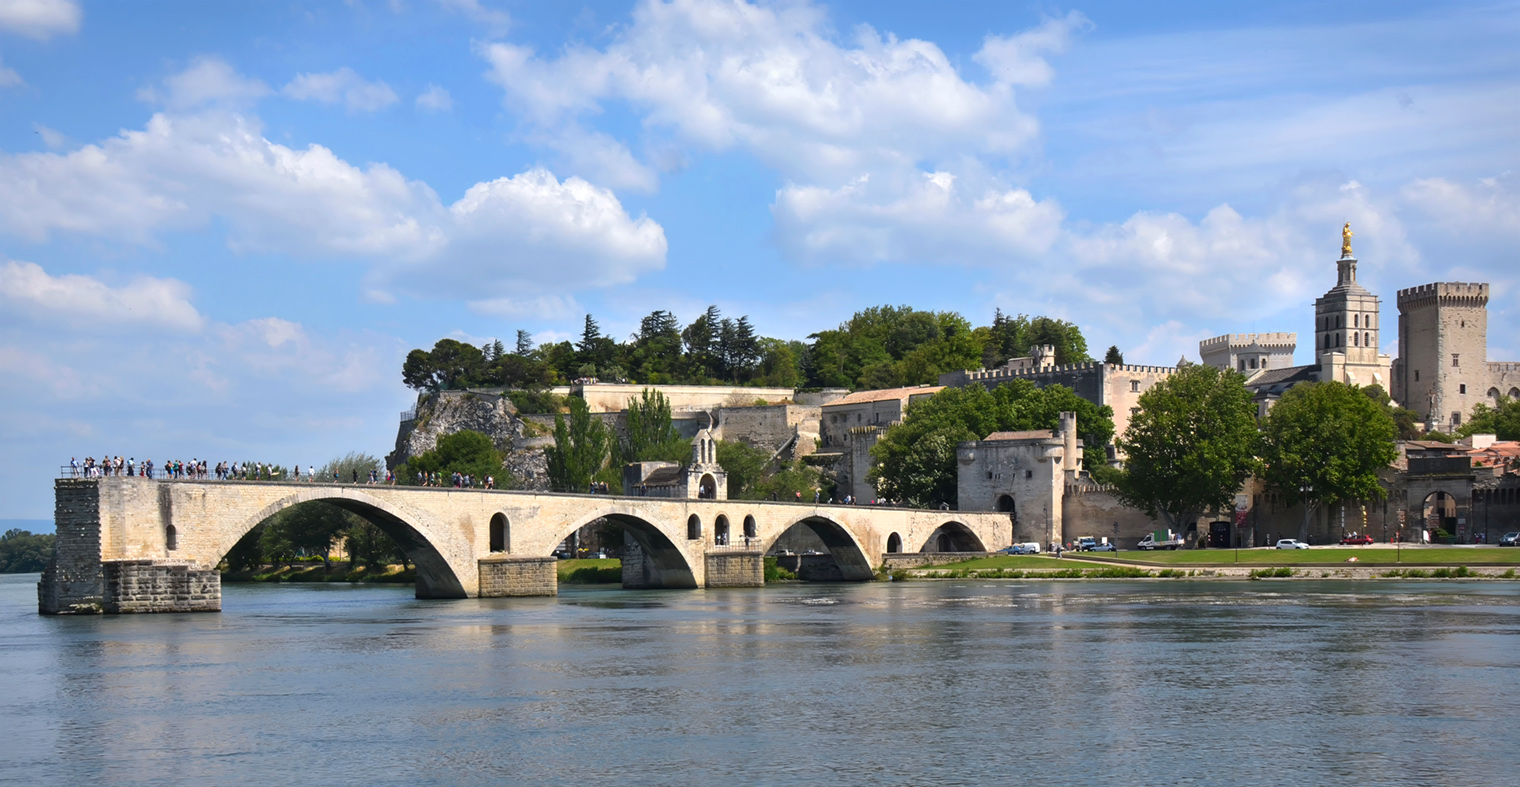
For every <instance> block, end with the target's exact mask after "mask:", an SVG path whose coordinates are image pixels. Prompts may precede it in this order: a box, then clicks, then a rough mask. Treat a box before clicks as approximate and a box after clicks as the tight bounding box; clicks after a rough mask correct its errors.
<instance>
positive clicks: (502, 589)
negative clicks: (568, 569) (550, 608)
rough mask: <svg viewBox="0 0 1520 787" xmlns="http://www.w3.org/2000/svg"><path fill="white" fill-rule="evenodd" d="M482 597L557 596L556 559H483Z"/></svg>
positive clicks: (481, 568)
mask: <svg viewBox="0 0 1520 787" xmlns="http://www.w3.org/2000/svg"><path fill="white" fill-rule="evenodd" d="M478 565H479V568H480V597H481V598H506V597H509V596H557V595H559V575H558V573H557V570H558V568H557V563H556V561H555V559H554V558H552V557H512V556H510V555H500V556H491V557H483V558H481V559H480V561H479V564H478Z"/></svg>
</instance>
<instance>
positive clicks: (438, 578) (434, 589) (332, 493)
mask: <svg viewBox="0 0 1520 787" xmlns="http://www.w3.org/2000/svg"><path fill="white" fill-rule="evenodd" d="M303 503H327V504H329V505H333V506H336V507H338V508H341V509H343V510H344V511H348V512H349V513H352V514H356V515H358V516H359V517H360V518H362V519H364V520H365V521H366V522H369V523H370V524H372V525H374V526H375V527H377V528H379V529H380V531H381V532H383V533H385V534H386V535H388V536H390V537H391V539H392V540H394V541H395V542H396V545H397V546H399V547H401V551H402V552H403V553H405V554H406V559H407V560H409V561H411V563H412V565H413V566H416V568H417V574H416V583H417V584H416V587H417V598H466V597H468V596H469V595H470V594H469V593H468V592H467V591H466V590H465V587H464V582H463V581H462V580H460V578H459V574H458V573H457V572H455V571H454V568H453V566H450V565H449V561H448V560H447V559H446V558H445V557H444V556H443V553H442V552H441V551H440V550H439V549H438V547H437V546H435V545H434V544H433V543H432V541H431V540H430V539H429V538H428V536H427V535H426V534H425V533H424V532H423V531H422V530H421V529H419V528H418V527H417V526H416V525H414V524H413V523H412V522H410V521H408V520H407V518H406V517H405V515H403V514H402V513H401V512H399V511H396V510H394V509H392V508H391V507H390V506H388V505H386V504H385V503H383V502H381V501H380V500H377V499H375V498H373V497H370V496H369V495H366V494H364V493H362V492H358V491H355V490H341V491H339V490H327V489H324V488H322V487H316V488H314V489H312V490H309V491H302V492H299V493H297V494H294V495H291V496H290V497H286V498H283V499H281V500H277V501H275V502H273V503H270V504H269V505H267V506H265V507H264V509H263V510H261V511H259V512H258V513H257V514H254V515H253V516H252V517H250V518H249V519H247V520H245V521H244V522H243V523H242V524H241V525H240V526H239V527H238V528H237V529H236V531H234V532H235V535H232V537H231V541H229V542H227V543H224V544H220V545H218V548H217V556H216V561H215V562H216V563H220V562H221V561H222V559H223V558H225V557H226V556H227V553H228V552H231V551H232V548H233V547H234V546H237V543H238V542H239V541H241V540H242V538H243V536H245V535H248V531H250V530H252V529H254V528H255V527H257V526H258V525H259V524H261V523H263V522H264V521H265V520H267V519H269V518H270V517H272V516H274V515H275V514H278V513H280V512H281V511H284V510H285V509H287V508H293V507H295V506H298V505H301V504H303Z"/></svg>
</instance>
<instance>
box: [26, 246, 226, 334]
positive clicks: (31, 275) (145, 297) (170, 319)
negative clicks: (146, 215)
mask: <svg viewBox="0 0 1520 787" xmlns="http://www.w3.org/2000/svg"><path fill="white" fill-rule="evenodd" d="M0 299H3V300H4V301H5V302H7V303H8V304H10V307H11V308H12V309H15V310H17V311H19V312H24V313H28V314H31V315H34V316H37V317H39V318H41V319H43V320H44V324H46V325H48V326H51V327H54V328H57V329H59V330H68V329H72V330H79V331H89V332H96V331H99V330H101V329H102V328H103V327H105V328H109V329H112V330H114V329H115V328H117V327H120V326H124V325H158V326H164V327H169V328H180V329H185V330H192V331H193V330H200V328H201V326H202V324H203V323H204V320H203V318H202V317H201V315H200V312H198V311H196V309H195V307H194V306H192V305H191V304H190V287H189V286H188V285H186V284H185V283H184V282H181V281H176V280H175V279H155V278H152V277H148V276H140V277H138V278H136V279H134V280H132V281H131V282H129V283H127V284H125V285H122V286H120V287H112V286H110V285H107V284H105V283H104V282H101V281H100V280H98V279H95V278H92V277H89V276H81V275H78V274H68V275H64V276H51V275H49V274H48V272H47V271H45V270H43V269H42V266H40V265H37V264H35V263H31V262H21V261H17V260H10V261H7V262H6V263H5V264H3V265H0Z"/></svg>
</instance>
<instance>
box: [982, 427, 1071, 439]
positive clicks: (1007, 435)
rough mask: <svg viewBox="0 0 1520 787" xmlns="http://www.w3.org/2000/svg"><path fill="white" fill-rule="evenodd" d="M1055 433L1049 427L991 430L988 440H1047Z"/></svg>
mask: <svg viewBox="0 0 1520 787" xmlns="http://www.w3.org/2000/svg"><path fill="white" fill-rule="evenodd" d="M1052 437H1055V433H1054V432H1051V431H1050V430H1049V429H1031V430H1029V431H1027V432H993V433H992V434H990V435H987V439H988V440H1049V439H1050V438H1052Z"/></svg>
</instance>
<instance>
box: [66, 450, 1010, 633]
mask: <svg viewBox="0 0 1520 787" xmlns="http://www.w3.org/2000/svg"><path fill="white" fill-rule="evenodd" d="M54 494H55V512H54V519H55V524H56V527H57V534H58V540H57V550H56V553H55V556H54V559H53V562H52V563H51V564H50V565H49V566H48V568H47V569H46V570H45V571H44V572H43V575H42V579H41V581H40V582H39V583H38V610H39V611H40V612H42V613H44V614H69V613H101V612H105V613H117V612H191V611H217V610H220V609H221V577H220V574H219V573H218V572H217V565H218V564H219V563H220V562H221V560H222V558H223V557H225V556H226V554H227V552H228V551H229V550H231V549H232V547H233V546H234V545H235V544H237V542H238V540H239V539H241V538H242V537H243V536H244V535H245V534H246V533H248V531H249V530H252V529H253V528H254V526H256V525H258V524H259V523H260V522H263V521H264V520H266V519H268V518H269V517H270V516H273V515H274V514H276V513H278V512H280V511H283V510H285V509H287V508H289V507H291V506H295V505H299V504H301V503H307V502H311V501H318V500H320V501H323V502H327V503H331V504H333V505H336V506H338V507H340V508H343V509H345V510H347V511H351V512H353V513H355V514H358V515H359V516H361V517H363V518H365V519H367V520H368V521H370V522H372V523H374V524H375V525H376V526H377V527H379V528H380V529H381V530H384V531H385V532H386V533H387V534H389V535H390V536H391V537H392V538H394V539H395V540H396V542H397V543H398V544H399V545H400V546H401V548H402V549H403V550H404V551H405V552H406V554H407V557H408V558H409V559H410V560H411V562H412V564H413V565H415V566H416V567H417V572H416V574H417V580H416V586H417V597H418V598H465V597H471V596H514V595H553V594H554V593H555V592H556V588H557V584H556V583H557V580H556V575H555V565H554V558H553V556H552V552H553V550H554V549H555V547H556V546H558V545H559V544H560V542H562V541H563V540H564V539H565V538H566V537H567V536H569V535H570V534H572V533H574V532H575V531H576V530H578V529H580V528H581V527H583V526H585V525H587V524H590V523H592V522H594V521H596V520H598V519H602V518H605V519H608V520H611V521H613V522H616V523H618V524H621V525H622V526H623V528H624V532H625V533H626V537H625V550H624V559H623V586H624V587H631V588H698V587H735V586H758V585H761V584H763V579H762V562H761V559H762V556H763V555H764V554H765V553H766V552H767V551H768V550H769V549H770V548H771V546H772V545H774V544H775V542H776V539H778V538H780V537H781V535H782V534H784V533H786V532H787V531H788V530H791V529H792V528H795V527H807V528H809V529H811V530H812V531H813V532H814V533H816V534H817V535H818V537H819V538H820V539H821V540H822V541H823V543H824V544H825V545H827V547H828V553H829V554H828V555H827V556H819V560H818V561H816V562H817V563H822V562H827V564H828V565H827V566H816V565H815V568H818V569H819V570H817V571H815V572H813V573H814V575H815V576H818V577H820V578H832V579H840V580H846V581H849V580H864V579H869V578H870V577H871V576H872V574H873V566H874V565H876V564H878V563H880V562H881V556H882V555H883V554H885V553H887V552H889V551H894V552H895V551H924V552H940V551H956V552H983V551H988V550H994V549H999V548H1001V547H1005V546H1008V545H1009V544H1010V543H1011V539H1012V535H1013V532H1012V531H1013V528H1012V523H1011V520H1010V518H1009V515H1008V514H1003V513H992V512H960V511H945V510H924V509H907V508H887V507H878V506H845V505H807V504H794V503H778V502H764V501H751V500H692V499H671V498H654V497H621V496H612V495H577V494H556V493H547V492H522V491H501V490H481V489H454V488H434V487H407V486H380V485H364V484H324V483H299V482H286V483H281V482H250V481H212V480H155V479H150V478H142V477H121V476H116V477H107V478H62V479H58V480H57V481H55V487H54ZM807 567H808V566H807V565H806V564H804V568H807ZM805 576H806V575H805Z"/></svg>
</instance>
